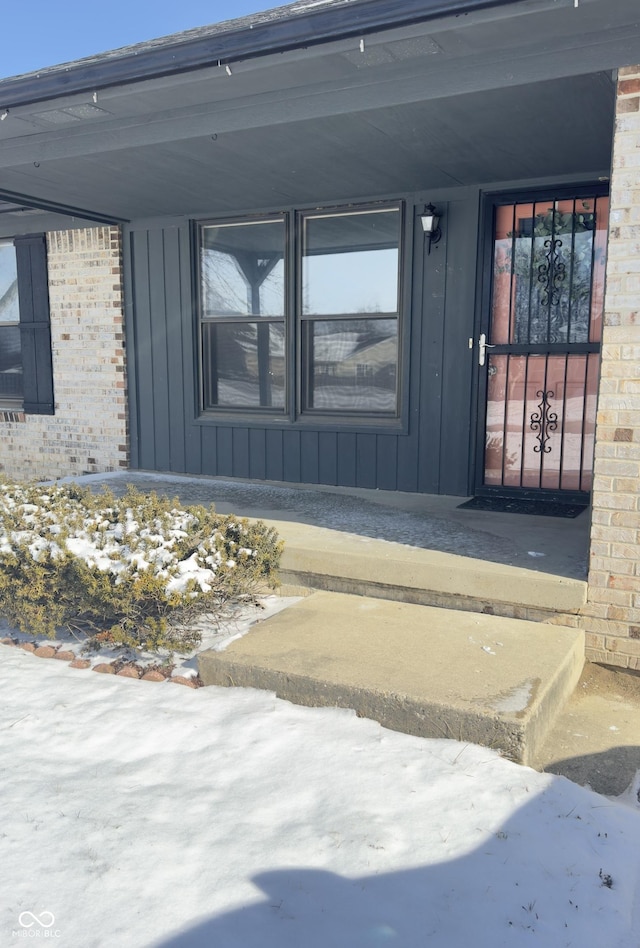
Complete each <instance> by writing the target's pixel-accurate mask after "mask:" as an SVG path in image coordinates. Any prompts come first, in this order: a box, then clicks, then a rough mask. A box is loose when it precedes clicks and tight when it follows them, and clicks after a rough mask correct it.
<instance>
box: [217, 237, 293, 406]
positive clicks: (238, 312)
mask: <svg viewBox="0 0 640 948" xmlns="http://www.w3.org/2000/svg"><path fill="white" fill-rule="evenodd" d="M284 251H285V224H284V220H283V219H282V218H278V219H275V220H268V221H252V222H248V223H245V224H216V225H207V226H204V227H203V228H202V231H201V254H200V273H201V276H200V293H201V300H202V324H201V326H202V328H201V332H202V383H203V407H204V409H205V410H207V409H211V408H266V409H278V410H283V409H284V406H285V325H284V314H285V260H284ZM256 317H259V318H258V319H256Z"/></svg>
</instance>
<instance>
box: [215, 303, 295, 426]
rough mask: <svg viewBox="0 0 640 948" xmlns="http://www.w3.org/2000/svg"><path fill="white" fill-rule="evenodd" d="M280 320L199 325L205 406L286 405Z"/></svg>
mask: <svg viewBox="0 0 640 948" xmlns="http://www.w3.org/2000/svg"><path fill="white" fill-rule="evenodd" d="M284 355H285V349H284V323H283V322H282V323H281V322H277V323H266V322H265V323H256V322H241V323H240V322H237V323H215V322H207V323H203V324H202V372H203V383H204V408H205V409H207V408H219V407H220V408H284V403H285V398H284V391H285V387H284Z"/></svg>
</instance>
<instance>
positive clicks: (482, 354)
mask: <svg viewBox="0 0 640 948" xmlns="http://www.w3.org/2000/svg"><path fill="white" fill-rule="evenodd" d="M487 349H495V346H492V345H491V344H490V343H488V342H487V336H486V334H485V333H480V339H479V340H478V365H484V364H485V362H486V361H487Z"/></svg>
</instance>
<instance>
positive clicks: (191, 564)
mask: <svg viewBox="0 0 640 948" xmlns="http://www.w3.org/2000/svg"><path fill="white" fill-rule="evenodd" d="M281 552H282V544H281V542H280V541H279V540H278V537H277V535H276V533H275V531H273V530H272V529H270V528H268V527H267V526H266V525H265V524H263V523H260V522H258V523H249V521H247V520H244V519H240V518H238V517H234V516H223V515H221V514H217V513H216V512H215V510H214V508H213V507H210V508H205V507H181V506H180V504H179V503H178V501H176V500H169V499H167V498H163V497H159V496H157V495H156V494H142V493H140V492H138V491H135V490H132V489H130V490H129V492H128V493H127V494H126V495H125V496H124V497H121V498H116V497H114V496H113V494H111V493H110V492H108V491H104V492H102V493H99V494H92V493H91V492H90V491H89V490H87V489H85V488H81V487H79V486H77V485H73V484H71V485H56V486H25V485H16V484H2V483H0V616H1V617H2V618H4V619H5V620H6V621H7V622H9V623H10V624H11V625H13V626H15V627H17V628H19V629H21V630H22V631H24V632H30V633H33V634H34V635H46V636H48V637H53V636H55V634H56V631H57V630H58V629H62V628H64V629H69V630H71V631H75V632H77V633H78V634H82V635H86V636H89V637H92V638H94V639H96V640H97V641H99V642H101V643H112V644H114V645H125V646H129V647H133V648H144V649H158V648H168V649H173V650H175V651H186V650H188V649H189V648H191V647H193V646H194V645H197V644H198V642H199V640H200V633H199V632H198V630H197V628H196V627H195V626H194V624H193V622H194V620H195V619H196V618H197V617H198V616H202V615H204V614H206V615H210V616H211V617H212V618H213V619H215V617H216V616H219V615H220V614H221V612H223V611H224V610H228V608H229V607H230V605H231V604H234V603H243V602H254V601H255V600H256V597H257V595H259V593H260V592H261V591H264V590H265V588H266V587H267V586H271V587H273V586H275V585H276V584H277V578H276V575H277V573H276V571H277V567H278V563H279V559H280V554H281Z"/></svg>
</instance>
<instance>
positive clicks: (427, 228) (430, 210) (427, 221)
mask: <svg viewBox="0 0 640 948" xmlns="http://www.w3.org/2000/svg"><path fill="white" fill-rule="evenodd" d="M420 220H421V221H422V229H423V231H424V232H425V234H428V235H429V236H430V237H432V236H433V235H434V234H435V232H436V231H437V229H438V224H439V223H440V215H439V214H438V212H437V211H436V209H435V207H434V206H433V204H427V206H426V207H425V209H424V211H423V213H422V214H421V215H420Z"/></svg>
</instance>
